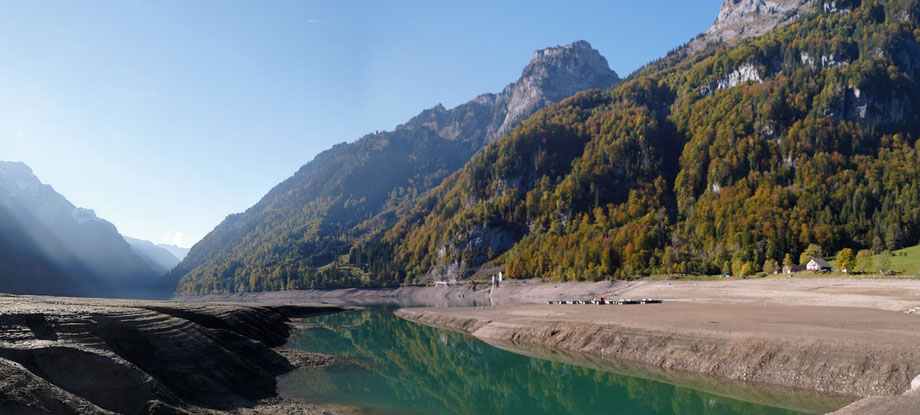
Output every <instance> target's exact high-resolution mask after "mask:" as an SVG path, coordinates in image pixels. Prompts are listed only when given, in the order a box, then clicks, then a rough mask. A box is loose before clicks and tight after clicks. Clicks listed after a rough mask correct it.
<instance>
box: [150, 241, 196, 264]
mask: <svg viewBox="0 0 920 415" xmlns="http://www.w3.org/2000/svg"><path fill="white" fill-rule="evenodd" d="M157 246H158V247H160V248H163V249H165V250H167V251H169V253H170V254H172V255H173V256H174V257H176V259H178V260H179V261H182V260H183V259H185V256H186V255H188V251H189V250H190V249H189V248H183V247H181V246H176V245H171V244H157Z"/></svg>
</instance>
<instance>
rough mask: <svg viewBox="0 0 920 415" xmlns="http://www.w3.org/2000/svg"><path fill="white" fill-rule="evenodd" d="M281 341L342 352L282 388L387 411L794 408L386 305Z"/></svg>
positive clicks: (330, 319) (327, 319)
mask: <svg viewBox="0 0 920 415" xmlns="http://www.w3.org/2000/svg"><path fill="white" fill-rule="evenodd" d="M306 322H307V323H308V324H312V325H317V326H319V327H318V328H311V329H304V330H297V331H295V333H294V334H293V335H292V337H291V340H290V341H289V343H288V346H289V347H295V348H300V349H303V350H308V351H313V352H320V353H327V354H333V355H337V356H341V357H342V359H341V361H342V362H341V363H340V364H338V365H335V366H332V367H326V368H310V369H302V370H297V371H295V372H292V373H290V374H288V375H285V376H283V377H282V378H281V379H280V380H279V389H280V392H281V396H284V397H287V398H291V399H297V400H303V401H308V402H315V403H325V404H346V405H357V406H361V407H364V408H368V409H369V410H374V411H376V412H381V413H392V414H419V413H425V414H432V415H433V414H487V413H501V414H543V413H546V414H549V413H553V414H561V413H568V414H589V413H622V414H794V413H798V412H795V411H790V410H785V409H780V408H773V407H769V406H763V405H757V404H754V403H749V402H743V401H739V400H733V399H729V398H725V397H721V396H718V395H713V394H708V393H705V392H701V391H697V390H694V389H690V388H684V387H679V386H673V385H670V384H666V383H661V382H656V381H651V380H646V379H642V378H636V377H630V376H624V375H617V374H614V373H610V372H604V371H600V370H596V369H590V368H586V367H580V366H574V365H569V364H564V363H558V362H552V361H547V360H541V359H536V358H531V357H527V356H523V355H519V354H515V353H511V352H508V351H505V350H502V349H499V348H496V347H492V346H490V345H488V344H486V343H484V342H482V341H480V340H477V339H475V338H472V337H470V336H467V335H463V334H459V333H453V332H449V331H445V330H440V329H435V328H431V327H427V326H422V325H419V324H415V323H410V322H407V321H404V320H401V319H399V318H398V317H396V316H394V315H393V314H392V310H391V309H370V310H361V311H353V312H345V313H338V314H331V315H323V316H317V317H313V318H310V319H307V321H306Z"/></svg>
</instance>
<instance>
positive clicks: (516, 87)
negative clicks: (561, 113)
mask: <svg viewBox="0 0 920 415" xmlns="http://www.w3.org/2000/svg"><path fill="white" fill-rule="evenodd" d="M619 80H620V77H619V76H618V75H617V73H616V72H614V71H613V70H611V69H610V66H609V65H608V64H607V59H605V58H604V57H603V56H601V54H600V52H598V51H597V50H595V49H594V48H592V47H591V44H590V43H588V42H586V41H584V40H579V41H577V42H574V43H571V44H568V45H565V46H553V47H549V48H546V49H540V50H538V51H535V52H534V53H533V55H531V58H530V63H529V64H528V65H527V66H526V67H525V68H524V70H523V72H522V73H521V78H520V79H519V80H518V81H517V82H515V83H513V84H511V85H509V86H508V87H507V88H505V90H504V91H502V93H501V97H500V98H501V99H500V101H503V102H504V103H505V104H506V107H505V118H504V121H503V122H502V124H501V125H500V126H499V127H498V128H497V130H495V133H494V134H493V135H494V137H493V139H494V138H498V137H500V136H502V135H504V134H506V133H508V132H510V130H511V129H512V128H513V126H515V125H517V124H518V123H519V122H520V121H521V120H522V119H523V118H525V117H526V116H529V115H530V114H532V113H533V112H534V111H536V110H538V109H540V108H543V107H545V106H547V105H549V104H551V103H553V102H558V101H561V100H563V99H565V98H568V97H570V96H572V95H573V94H575V93H576V92H579V91H583V90H586V89H592V88H606V87H609V86H611V85H613V84H615V83H617V82H619Z"/></svg>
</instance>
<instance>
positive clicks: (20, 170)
mask: <svg viewBox="0 0 920 415" xmlns="http://www.w3.org/2000/svg"><path fill="white" fill-rule="evenodd" d="M4 184H6V185H14V186H16V187H18V188H19V189H20V190H28V189H34V188H37V187H40V186H42V182H41V181H40V180H38V177H35V174H34V173H32V169H31V168H29V166H27V165H26V164H25V163H22V162H13V161H0V186H3V185H4Z"/></svg>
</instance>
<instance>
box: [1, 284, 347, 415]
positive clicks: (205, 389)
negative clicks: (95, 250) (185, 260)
mask: <svg viewBox="0 0 920 415" xmlns="http://www.w3.org/2000/svg"><path fill="white" fill-rule="evenodd" d="M342 309H343V308H342V307H335V306H328V305H297V306H269V305H258V306H252V305H238V304H217V303H208V304H189V303H177V302H147V301H127V300H101V299H77V298H58V297H33V296H6V295H0V413H2V414H75V413H79V414H112V413H118V414H213V413H227V412H229V413H240V414H271V413H302V414H313V413H317V414H318V413H342V412H343V411H345V410H344V409H343V410H336V409H330V408H321V407H318V406H315V405H304V404H296V403H291V402H282V401H279V400H278V399H277V398H275V393H276V381H275V378H276V377H277V376H278V375H280V374H282V373H285V372H287V371H290V370H292V369H294V367H295V365H324V364H328V362H329V359H331V358H330V357H328V356H317V355H310V356H305V355H303V353H297V352H296V351H290V350H285V349H284V348H283V347H282V345H283V344H284V343H285V341H286V339H287V337H288V335H289V333H290V330H291V328H290V326H289V324H288V323H289V320H288V319H289V318H290V317H294V316H304V315H311V314H317V313H326V312H335V311H340V310H342Z"/></svg>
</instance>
